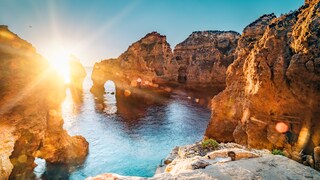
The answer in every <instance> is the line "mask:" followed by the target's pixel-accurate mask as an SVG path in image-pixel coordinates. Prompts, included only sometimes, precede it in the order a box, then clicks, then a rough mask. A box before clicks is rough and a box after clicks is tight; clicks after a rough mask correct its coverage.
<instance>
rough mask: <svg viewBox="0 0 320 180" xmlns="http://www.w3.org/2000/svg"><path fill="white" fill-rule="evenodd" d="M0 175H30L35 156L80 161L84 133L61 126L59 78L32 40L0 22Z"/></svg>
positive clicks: (62, 90) (84, 151)
mask: <svg viewBox="0 0 320 180" xmlns="http://www.w3.org/2000/svg"><path fill="white" fill-rule="evenodd" d="M0 57H1V58H0V59H1V60H0V86H1V87H0V132H1V135H0V136H1V138H0V177H1V179H8V178H9V177H10V179H32V178H34V177H33V173H32V171H33V168H34V167H35V164H34V159H35V157H42V158H45V159H46V160H47V161H48V162H51V163H74V164H77V163H81V162H83V161H84V159H85V157H86V155H87V153H88V143H87V142H86V140H85V139H84V138H83V137H80V136H75V137H70V136H69V135H68V134H67V132H66V131H65V130H63V128H62V125H63V119H62V116H61V111H60V104H61V103H62V101H63V99H64V98H65V86H64V84H63V80H62V78H59V76H58V75H57V74H56V72H55V71H53V70H52V69H51V68H50V67H49V65H48V63H47V61H46V60H44V59H43V58H42V57H41V56H40V55H39V54H37V53H36V51H35V49H34V48H33V47H32V45H31V44H29V43H28V42H26V41H24V40H22V39H21V38H19V37H18V36H17V35H16V34H14V33H12V32H10V31H9V30H8V27H7V26H0Z"/></svg>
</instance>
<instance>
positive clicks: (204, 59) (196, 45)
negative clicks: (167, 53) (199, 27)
mask: <svg viewBox="0 0 320 180" xmlns="http://www.w3.org/2000/svg"><path fill="white" fill-rule="evenodd" d="M239 37H240V34H239V33H237V32H234V31H196V32H193V33H192V34H191V35H190V36H189V37H188V38H187V39H186V40H184V41H183V42H181V43H179V44H178V45H177V46H176V47H175V48H174V55H173V59H172V61H171V64H172V65H174V66H175V67H176V68H175V70H176V71H175V72H174V74H172V76H173V77H174V78H173V79H176V80H178V81H179V82H183V83H187V84H196V85H200V84H206V85H208V84H209V85H211V84H225V79H226V70H227V67H228V66H229V65H230V64H231V63H232V62H233V61H234V58H235V57H234V52H235V49H236V47H237V42H238V39H239Z"/></svg>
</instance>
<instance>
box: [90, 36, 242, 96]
mask: <svg viewBox="0 0 320 180" xmlns="http://www.w3.org/2000/svg"><path fill="white" fill-rule="evenodd" d="M239 37H240V35H239V34H238V33H236V32H233V31H202V32H200V31H199V32H194V33H192V34H191V35H190V36H189V37H188V38H187V39H186V40H185V41H183V42H182V43H180V44H178V45H177V46H176V47H175V49H174V53H172V50H171V48H170V45H169V44H168V42H167V41H166V36H163V35H160V34H159V33H157V32H152V33H149V34H147V35H146V36H145V37H143V38H142V39H140V40H139V41H137V42H135V43H133V44H132V45H130V46H129V48H128V49H127V50H126V51H125V52H124V53H123V54H121V55H120V56H119V57H118V58H116V59H107V60H103V61H101V62H97V63H96V64H95V66H94V69H93V73H92V76H91V78H92V80H93V87H92V89H91V91H92V92H97V91H100V92H101V91H103V84H104V83H105V82H106V81H107V80H112V81H114V82H115V83H116V86H121V88H119V89H130V88H132V87H136V85H137V82H136V81H137V80H138V79H140V80H141V82H139V83H141V84H142V85H145V86H151V87H154V85H155V86H156V87H157V86H158V84H162V85H166V84H172V83H175V84H178V83H182V84H184V85H187V86H194V85H197V86H199V85H204V86H212V85H214V84H219V85H221V84H222V85H224V84H225V74H226V69H227V67H228V66H229V65H230V64H231V63H232V62H233V60H234V58H235V57H234V52H235V49H236V45H237V41H238V38H239Z"/></svg>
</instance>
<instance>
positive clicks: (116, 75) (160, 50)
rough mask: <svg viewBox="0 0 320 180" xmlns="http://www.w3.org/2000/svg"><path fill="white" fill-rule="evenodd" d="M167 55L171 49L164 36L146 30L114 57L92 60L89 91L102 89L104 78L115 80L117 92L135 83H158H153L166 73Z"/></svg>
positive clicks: (142, 84) (136, 84)
mask: <svg viewBox="0 0 320 180" xmlns="http://www.w3.org/2000/svg"><path fill="white" fill-rule="evenodd" d="M171 58H172V51H171V48H170V45H169V44H168V43H167V41H166V37H165V36H163V35H160V34H159V33H157V32H152V33H149V34H147V35H146V36H145V37H143V38H142V39H140V40H139V41H137V42H135V43H133V44H132V45H131V46H129V48H128V49H127V51H125V52H124V53H123V54H121V55H120V56H119V57H118V58H117V59H108V60H104V61H101V62H99V63H95V65H94V69H93V72H92V76H91V78H92V80H93V87H92V89H91V91H92V92H101V91H103V90H104V89H103V85H104V83H105V82H106V81H107V80H112V81H114V82H115V84H116V86H117V89H119V91H117V92H118V93H123V92H122V91H124V90H128V91H129V90H130V89H132V88H134V87H137V86H148V87H154V86H158V85H157V84H154V83H155V82H157V81H158V80H159V79H161V78H163V77H164V75H165V74H167V71H168V69H167V64H168V63H169V60H170V59H171ZM138 79H139V80H138ZM137 80H138V81H137Z"/></svg>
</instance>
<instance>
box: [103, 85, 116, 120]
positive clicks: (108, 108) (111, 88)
mask: <svg viewBox="0 0 320 180" xmlns="http://www.w3.org/2000/svg"><path fill="white" fill-rule="evenodd" d="M116 89H117V88H116V84H115V83H114V82H113V81H111V80H108V81H106V82H105V83H104V92H105V93H104V105H105V107H104V110H103V111H104V112H105V113H106V114H114V113H116V112H117V98H116V93H117V90H116Z"/></svg>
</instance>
